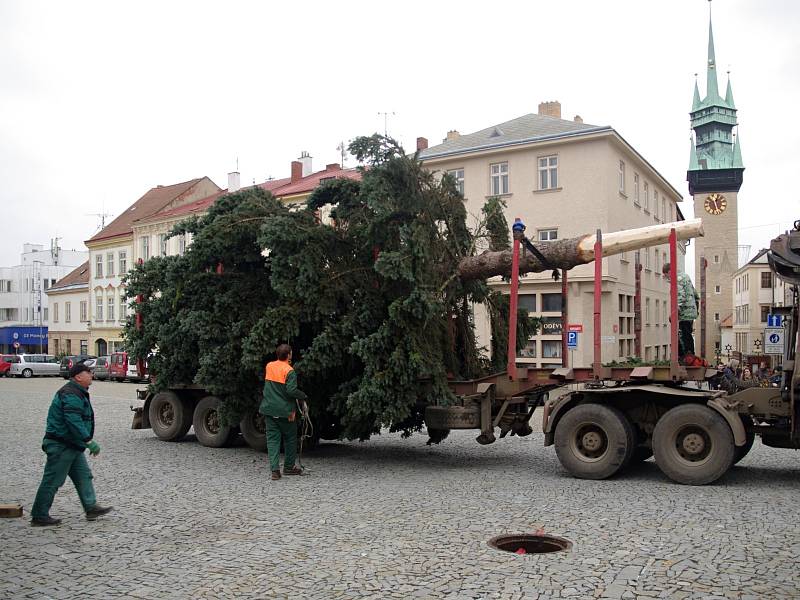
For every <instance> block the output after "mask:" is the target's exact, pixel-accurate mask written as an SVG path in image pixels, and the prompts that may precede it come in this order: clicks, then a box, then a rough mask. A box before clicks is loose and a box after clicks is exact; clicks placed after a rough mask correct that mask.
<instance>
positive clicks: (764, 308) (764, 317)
mask: <svg viewBox="0 0 800 600" xmlns="http://www.w3.org/2000/svg"><path fill="white" fill-rule="evenodd" d="M762 275H763V273H762ZM769 311H770V307H769V306H762V307H761V322H762V323H766V322H767V315H768V314H769Z"/></svg>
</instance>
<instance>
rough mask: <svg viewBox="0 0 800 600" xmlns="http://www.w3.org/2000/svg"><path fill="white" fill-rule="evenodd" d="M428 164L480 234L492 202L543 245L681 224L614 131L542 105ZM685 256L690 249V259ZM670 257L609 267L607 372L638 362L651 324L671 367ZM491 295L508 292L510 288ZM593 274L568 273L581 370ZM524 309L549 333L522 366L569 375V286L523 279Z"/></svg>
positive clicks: (662, 187)
mask: <svg viewBox="0 0 800 600" xmlns="http://www.w3.org/2000/svg"><path fill="white" fill-rule="evenodd" d="M418 150H419V156H420V159H421V160H422V161H423V163H424V164H425V166H426V167H427V168H428V169H430V170H433V171H436V172H438V173H440V174H444V173H448V174H450V175H451V176H452V177H453V179H454V180H455V182H456V185H457V186H458V189H459V190H460V191H461V192H462V193H463V194H464V199H465V202H466V207H467V212H468V214H469V215H470V216H469V218H470V219H471V221H472V223H473V225H475V226H477V224H478V223H479V221H480V215H481V208H482V206H483V205H484V203H485V201H486V200H487V199H488V198H490V197H492V196H498V197H500V198H502V199H503V200H504V201H505V202H506V206H507V208H506V212H505V215H506V219H507V221H508V223H509V225H510V224H511V223H513V221H514V219H515V218H516V217H519V218H521V219H522V221H523V222H524V223H525V225H526V226H527V231H526V235H527V236H528V237H529V238H531V239H532V240H534V241H537V242H539V243H548V242H549V241H552V240H557V239H563V238H571V237H577V236H581V235H584V234H587V233H594V232H595V231H596V230H597V229H601V230H602V231H605V232H612V231H619V230H624V229H632V228H637V227H644V226H648V225H654V224H658V223H662V222H673V221H675V220H678V219H679V218H682V217H680V213H679V211H678V208H677V203H678V202H680V200H681V196H680V194H679V193H678V192H677V191H676V190H675V188H674V187H673V186H672V185H670V183H669V182H668V181H666V180H665V179H664V178H663V177H662V176H661V174H660V173H658V171H656V169H655V168H654V167H653V166H652V165H650V163H648V162H647V161H646V160H645V159H644V158H643V157H642V156H641V155H640V154H639V153H638V152H637V151H636V150H635V149H634V148H633V147H632V146H630V144H628V143H627V142H626V141H625V140H624V139H623V138H622V137H621V136H620V135H619V134H618V133H617V132H616V131H615V130H614V129H613V128H611V127H607V126H602V127H599V126H594V125H588V124H585V123H584V122H583V120H582V119H581V118H580V117H575V119H574V120H565V119H561V106H560V104H559V103H558V102H545V103H542V104H540V105H539V111H538V113H537V114H529V115H525V116H523V117H519V118H517V119H514V120H512V121H508V122H505V123H501V124H498V125H495V126H492V127H488V128H486V129H483V130H481V131H478V132H475V133H472V134H468V135H460V134H459V133H458V132H456V131H451V132H449V133H448V134H447V138H446V139H445V140H443V142H442V143H441V144H439V145H437V146H433V147H427V141H426V140H425V139H424V138H420V139H419V140H418ZM683 248H684V247H683V245H681V249H683ZM668 252H669V251H668V248H667V247H666V246H664V245H662V246H658V247H652V248H643V249H642V250H641V251H639V252H635V253H634V252H627V253H623V254H619V255H614V256H609V257H606V258H603V259H602V281H601V286H602V300H603V308H602V311H603V312H602V319H601V323H602V328H603V329H602V331H601V340H602V360H603V361H604V362H609V361H612V360H617V361H619V360H626V359H627V357H633V356H636V355H637V351H636V322H637V316H638V317H639V321H640V323H641V336H640V341H641V348H640V351H639V352H638V354H639V355H640V356H641V358H642V359H644V360H651V361H652V360H662V359H666V358H668V356H669V327H668V324H669V323H668V318H667V316H668V313H669V311H668V282H667V280H666V279H665V278H664V277H663V276H662V274H661V267H662V266H663V264H664V262H665V261H667V260H668V258H667V256H668ZM637 264H640V265H641V310H640V311H639V314H638V315H637V311H636V306H635V290H636V284H635V273H636V265H637ZM490 284H491V285H492V286H493V287H494V288H496V289H498V290H502V291H504V292H506V291H508V284H507V283H506V282H503V281H502V280H500V278H495V279H493V280H491V281H490ZM593 284H594V265H593V264H588V265H581V266H578V267H576V268H574V269H572V270H571V271H569V273H568V286H567V303H568V306H567V313H568V317H569V323H570V324H576V325H580V326H581V327H582V333H580V334H579V336H578V340H579V341H578V346H577V348H576V349H575V350H574V352H573V353H572V356H571V360H570V361H569V364H570V365H572V366H589V365H590V364H591V362H592V356H593V346H592V343H591V340H592V336H593V320H592V315H593V310H594V309H593V307H594V285H593ZM519 294H520V296H519V301H520V306H522V307H526V308H527V309H528V311H529V314H531V315H532V316H537V317H541V318H542V320H543V328H542V331H541V332H540V333H539V335H537V336H535V337H534V338H532V339H531V340H529V342H528V345H527V347H526V348H525V349H524V350H523V351H522V353H521V354H520V355H519V357H518V362H519V363H520V364H530V365H533V366H543V367H546V366H557V365H561V364H562V356H561V354H562V337H561V334H562V331H561V315H562V308H563V307H562V300H561V299H562V294H561V283H560V282H555V281H553V280H552V279H551V278H550V273H549V272H546V273H535V274H527V275H523V276H522V277H521V278H520V288H519ZM475 325H476V331H477V335H478V339H479V340H480V343H481V344H482V345H483V346H485V347H487V348H488V347H490V345H489V323H488V318H487V317H486V315H485V314H484V313H483V311H482V310H481V307H476V313H475Z"/></svg>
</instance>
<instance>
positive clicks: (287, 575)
mask: <svg viewBox="0 0 800 600" xmlns="http://www.w3.org/2000/svg"><path fill="white" fill-rule="evenodd" d="M63 383H64V382H63V380H61V379H54V378H47V379H32V380H21V379H8V378H4V379H0V407H1V408H2V412H3V419H2V421H0V431H2V435H1V436H0V440H2V454H0V464H2V470H1V471H0V490H2V494H0V502H20V503H22V504H23V505H25V515H24V518H22V519H3V520H0V527H2V540H3V543H2V550H0V552H2V562H1V563H0V565H1V566H0V598H320V599H322V598H376V599H378V598H508V599H511V598H525V599H528V598H530V599H536V598H563V597H572V598H675V599H682V598H709V599H710V598H731V599H733V598H738V599H753V600H755V599H761V598H797V597H800V573H799V572H798V571H799V570H800V526H798V522H800V502H798V498H800V480H799V479H798V475H799V474H800V462H799V460H800V456H798V454H797V453H796V452H794V451H790V450H778V449H773V448H768V447H765V446H763V445H761V443H760V441H757V442H756V446H755V447H754V449H753V451H752V452H751V453H750V454H749V455H748V456H747V457H746V458H745V459H744V460H743V461H742V462H741V463H740V464H739V465H738V466H736V467H734V468H733V469H732V470H731V471H730V473H729V474H728V475H726V476H725V477H724V478H723V479H721V480H720V481H719V482H718V483H717V484H716V485H712V486H708V487H688V486H681V485H677V484H674V483H671V482H670V481H668V480H667V478H666V477H665V476H663V475H662V474H661V472H660V471H659V470H658V468H657V467H656V466H655V464H654V463H653V461H652V459H651V460H650V461H648V462H646V463H645V464H644V465H641V466H638V467H635V468H633V469H631V470H629V471H628V472H626V473H624V474H623V475H622V476H620V477H617V478H614V479H611V480H608V481H583V480H578V479H573V478H571V477H570V476H568V475H567V474H566V473H565V472H564V471H563V470H562V468H561V467H560V465H559V463H558V461H557V459H556V457H555V452H554V450H553V449H552V448H545V447H543V445H542V440H543V438H542V434H541V433H539V432H538V431H537V432H535V433H534V434H533V435H531V436H529V437H527V438H518V437H511V438H506V439H503V440H498V441H497V442H496V443H495V444H493V445H490V446H480V445H478V444H477V443H476V442H475V441H474V436H475V432H471V431H468V432H453V433H452V434H451V435H450V437H449V438H448V439H447V440H445V441H444V442H443V443H442V444H440V445H439V446H426V445H425V441H426V437H425V436H424V435H421V434H418V435H415V436H412V437H411V438H410V439H402V438H401V437H400V436H399V435H394V434H385V435H381V436H377V437H375V438H374V439H373V440H371V441H369V442H365V443H358V442H324V443H323V444H322V445H321V446H320V447H319V448H318V449H317V450H315V451H314V452H313V453H308V454H306V455H305V456H304V457H303V462H304V464H305V466H306V467H307V468H308V469H309V471H310V474H309V475H308V476H306V477H294V478H290V477H286V478H283V479H281V480H280V481H277V482H273V481H270V480H269V469H268V466H267V464H266V455H265V454H260V453H258V452H255V451H253V450H251V449H250V448H248V447H246V446H244V445H239V446H237V447H234V448H223V449H212V448H205V447H203V446H201V445H199V444H198V443H196V442H195V441H194V436H193V435H191V434H190V435H189V436H187V438H186V440H185V441H183V442H181V443H165V442H161V441H159V440H158V439H156V438H155V436H154V435H153V433H152V431H150V430H142V431H133V430H131V429H130V424H131V418H132V413H131V412H130V410H129V406H130V405H131V404H134V405H137V406H138V405H139V404H140V403H139V402H138V401H137V400H136V393H135V390H136V387H137V386H136V385H134V384H119V383H106V382H95V383H94V385H93V386H92V389H91V393H92V403H93V405H94V407H95V413H96V419H97V433H96V439H97V440H98V442H99V443H100V444H101V446H102V448H103V450H102V453H101V455H100V456H99V457H98V458H96V459H90V465H91V466H92V468H93V470H94V475H95V486H96V489H97V494H98V499H99V501H100V502H101V503H110V504H113V505H114V507H115V510H114V512H112V513H111V514H110V515H108V516H106V517H102V518H101V519H99V520H97V521H95V522H87V521H85V520H84V517H83V514H82V511H81V507H80V504H79V502H78V498H77V494H76V493H75V490H74V488H73V487H72V484H71V482H69V481H67V483H66V484H65V485H64V487H63V488H62V489H61V491H60V492H59V494H58V496H57V497H56V501H55V504H54V506H53V509H52V512H51V514H52V515H53V516H56V517H59V518H62V519H63V520H64V522H63V523H62V525H61V526H59V527H53V528H31V527H30V525H29V519H30V515H29V512H28V511H29V510H30V506H31V504H32V503H33V497H34V495H35V493H36V488H37V486H38V484H39V480H40V477H41V474H42V467H43V465H44V458H45V455H44V453H43V452H42V451H41V449H40V444H41V438H42V434H43V432H44V423H45V417H46V412H47V408H48V406H49V403H50V400H51V398H52V395H53V393H54V392H55V390H56V389H58V387H60V386H61V385H62V384H63ZM538 529H544V531H545V533H549V534H552V535H556V536H561V537H565V538H567V539H569V540H571V541H572V542H573V543H574V546H573V548H572V550H571V551H569V552H565V553H555V554H547V555H526V556H518V555H515V554H512V553H506V552H500V551H497V550H493V549H491V548H489V547H488V546H487V541H488V540H489V539H490V538H492V537H493V536H496V535H500V534H505V533H509V534H510V533H524V532H533V531H536V530H538Z"/></svg>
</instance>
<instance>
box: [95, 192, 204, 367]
mask: <svg viewBox="0 0 800 600" xmlns="http://www.w3.org/2000/svg"><path fill="white" fill-rule="evenodd" d="M219 191H220V189H219V187H218V186H217V185H216V184H215V183H214V182H213V181H211V180H210V179H209V178H208V177H202V178H198V179H192V180H191V181H186V182H183V183H177V184H174V185H167V186H161V185H159V186H156V187H154V188H152V189H151V190H149V191H148V192H147V193H146V194H145V195H144V196H142V197H141V198H139V199H138V200H137V201H136V202H134V203H133V204H132V205H131V206H129V207H128V208H127V209H125V211H124V212H123V213H122V214H121V215H120V216H118V217H117V218H116V219H114V220H113V221H112V222H111V223H110V224H108V225H107V226H106V227H104V228H103V229H102V231H100V232H99V233H97V234H96V235H94V236H93V237H92V238H91V239H89V240H87V241H86V246H87V247H88V248H89V254H90V256H89V290H88V291H89V298H88V308H89V352H90V353H91V354H97V355H103V354H108V353H110V352H114V351H115V350H117V349H119V348H122V347H123V346H124V341H123V339H122V327H123V325H124V323H125V318H126V317H127V315H128V308H127V306H126V303H125V290H124V288H123V287H122V278H123V277H124V276H125V274H126V273H127V272H128V270H129V269H130V268H131V267H132V266H133V265H134V264H135V263H134V261H135V260H136V259H137V258H139V257H141V256H143V255H147V256H149V255H150V254H151V253H154V252H157V251H159V250H158V246H154V245H153V244H158V243H159V238H157V237H153V236H149V237H148V236H143V237H142V239H141V240H140V245H139V247H138V248H137V247H136V245H135V244H134V235H133V228H134V223H135V222H136V221H139V220H142V219H146V218H147V217H150V216H152V215H154V214H155V213H157V212H160V211H163V210H169V209H174V208H178V207H179V206H183V205H186V204H190V203H192V202H195V201H197V200H201V199H203V198H207V197H209V196H211V195H212V194H214V193H216V192H219Z"/></svg>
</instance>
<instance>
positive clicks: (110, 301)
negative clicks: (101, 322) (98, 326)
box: [106, 294, 116, 321]
mask: <svg viewBox="0 0 800 600" xmlns="http://www.w3.org/2000/svg"><path fill="white" fill-rule="evenodd" d="M115 305H116V302H114V294H110V295H109V296H108V314H106V321H113V320H114V306H115Z"/></svg>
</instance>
